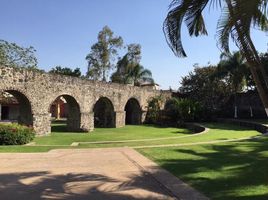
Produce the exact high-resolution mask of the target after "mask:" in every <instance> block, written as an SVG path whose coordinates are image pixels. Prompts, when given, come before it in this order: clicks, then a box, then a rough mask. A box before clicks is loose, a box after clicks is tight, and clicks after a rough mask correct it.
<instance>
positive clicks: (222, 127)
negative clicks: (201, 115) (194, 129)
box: [202, 122, 254, 131]
mask: <svg viewBox="0 0 268 200" xmlns="http://www.w3.org/2000/svg"><path fill="white" fill-rule="evenodd" d="M202 124H203V125H204V126H205V127H207V128H210V129H220V130H230V131H251V130H254V129H251V128H247V127H243V126H238V125H234V124H228V123H220V122H219V123H216V122H213V123H202Z"/></svg>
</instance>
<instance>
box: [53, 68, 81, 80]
mask: <svg viewBox="0 0 268 200" xmlns="http://www.w3.org/2000/svg"><path fill="white" fill-rule="evenodd" d="M49 73H54V74H62V75H67V76H74V77H81V71H80V68H75V69H71V68H69V67H61V66H56V67H55V68H52V69H51V70H50V71H49Z"/></svg>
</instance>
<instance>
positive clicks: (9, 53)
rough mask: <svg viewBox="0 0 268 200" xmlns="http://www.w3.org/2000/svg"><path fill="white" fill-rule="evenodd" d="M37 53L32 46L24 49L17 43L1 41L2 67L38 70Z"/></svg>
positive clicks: (0, 59) (0, 57)
mask: <svg viewBox="0 0 268 200" xmlns="http://www.w3.org/2000/svg"><path fill="white" fill-rule="evenodd" d="M35 52H36V50H35V49H34V48H33V47H32V46H30V47H28V48H24V47H20V46H18V45H17V44H16V43H9V42H7V41H5V40H0V65H5V66H13V67H24V68H31V69H35V68H37V58H36V57H35V55H34V53H35Z"/></svg>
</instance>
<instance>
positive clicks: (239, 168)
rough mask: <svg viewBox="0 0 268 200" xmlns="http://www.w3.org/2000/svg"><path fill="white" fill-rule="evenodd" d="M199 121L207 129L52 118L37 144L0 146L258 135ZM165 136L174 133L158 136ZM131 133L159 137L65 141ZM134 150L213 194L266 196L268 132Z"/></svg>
mask: <svg viewBox="0 0 268 200" xmlns="http://www.w3.org/2000/svg"><path fill="white" fill-rule="evenodd" d="M203 125H204V126H206V127H208V128H209V129H210V130H209V131H208V132H207V133H205V134H201V135H194V134H193V133H192V132H191V131H189V130H186V129H177V128H159V127H154V126H126V127H123V128H118V129H96V130H95V131H93V132H91V133H66V132H61V131H64V127H63V126H61V125H60V124H57V125H55V126H54V127H53V130H54V131H53V132H52V134H51V135H50V136H46V137H38V138H35V140H34V142H35V143H36V145H37V146H0V152H46V151H49V150H51V149H59V148H61V149H62V148H94V147H117V146H118V147H122V146H132V147H134V148H135V147H137V146H146V145H159V144H160V145H161V144H186V145H188V144H189V143H195V142H208V141H215V140H216V141H224V140H227V139H239V138H244V137H252V136H257V135H260V134H259V133H258V132H256V131H253V130H248V129H247V128H242V127H238V126H235V125H228V124H221V123H206V124H203ZM189 136H190V137H189ZM165 137H176V138H173V139H169V138H167V139H163V138H165ZM133 139H158V140H154V141H139V142H137V141H132V142H126V143H119V142H117V143H108V144H107V143H101V144H82V145H79V146H77V147H71V146H68V145H70V144H71V143H73V142H97V141H98V142H102V141H116V140H133ZM38 145H39V146H38ZM40 145H48V146H40ZM53 145H54V146H53ZM61 145H65V146H61ZM138 151H140V152H141V153H142V154H144V155H145V156H147V157H148V158H150V159H152V160H154V161H155V162H157V163H158V164H159V165H160V166H162V167H163V168H165V169H167V170H169V171H170V172H171V173H173V174H174V175H176V176H178V177H179V178H180V179H182V180H183V181H185V182H186V183H188V184H190V185H192V186H193V187H194V188H196V189H197V190H199V191H200V192H203V193H204V194H205V195H207V196H208V197H210V198H212V199H216V200H225V199H228V200H230V199H238V200H251V199H257V200H262V199H263V200H264V199H265V200H267V199H268V170H267V166H268V137H261V138H258V139H250V140H244V141H240V142H228V143H226V142H223V143H217V144H213V145H211V144H210V145H208V144H207V145H204V144H203V145H200V144H199V145H197V144H195V145H191V146H190V145H189V146H183V147H162V148H142V149H138Z"/></svg>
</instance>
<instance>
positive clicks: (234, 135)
mask: <svg viewBox="0 0 268 200" xmlns="http://www.w3.org/2000/svg"><path fill="white" fill-rule="evenodd" d="M203 125H204V126H206V127H208V128H210V129H211V130H210V131H209V132H207V133H206V134H202V135H196V136H193V137H181V138H176V139H167V140H158V141H141V142H128V143H111V144H81V145H80V146H81V147H88V148H90V147H91V148H92V147H120V146H128V147H134V148H135V146H147V145H165V144H185V143H195V142H208V141H212V140H227V139H238V138H243V137H252V136H256V135H259V133H258V132H257V131H253V130H248V129H247V128H243V127H239V126H235V125H229V124H220V123H207V124H203Z"/></svg>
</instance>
